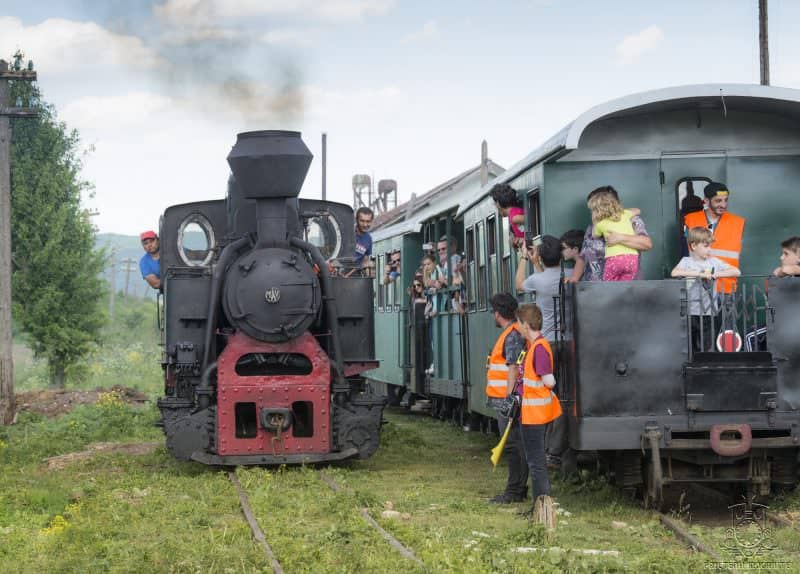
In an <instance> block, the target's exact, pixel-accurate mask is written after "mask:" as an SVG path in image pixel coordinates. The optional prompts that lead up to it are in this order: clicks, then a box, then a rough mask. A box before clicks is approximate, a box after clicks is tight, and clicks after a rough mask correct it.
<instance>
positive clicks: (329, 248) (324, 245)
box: [306, 215, 342, 261]
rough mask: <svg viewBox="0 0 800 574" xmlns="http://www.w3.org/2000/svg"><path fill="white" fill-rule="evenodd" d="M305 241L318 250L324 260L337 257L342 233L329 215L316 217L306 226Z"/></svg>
mask: <svg viewBox="0 0 800 574" xmlns="http://www.w3.org/2000/svg"><path fill="white" fill-rule="evenodd" d="M306 241H308V242H309V243H311V244H312V245H315V246H316V247H318V248H319V251H320V253H321V254H322V256H323V257H324V258H325V260H326V261H327V260H330V259H335V258H336V257H338V256H339V249H340V248H341V246H342V232H341V230H340V229H339V223H338V222H337V221H336V219H335V218H333V217H331V216H330V215H317V216H314V217H312V218H311V219H309V220H308V223H307V224H306Z"/></svg>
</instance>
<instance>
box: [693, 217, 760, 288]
mask: <svg viewBox="0 0 800 574" xmlns="http://www.w3.org/2000/svg"><path fill="white" fill-rule="evenodd" d="M684 222H685V223H686V228H687V229H691V228H692V227H702V228H707V227H708V220H707V219H706V212H705V211H694V212H692V213H689V214H687V215H686V217H685V218H684ZM744 222H745V219H744V217H739V216H738V215H733V214H732V213H723V214H722V217H720V218H719V221H718V222H717V225H715V226H714V242H713V243H712V244H711V251H710V253H711V255H713V256H714V257H716V258H718V259H721V260H722V261H724V262H725V263H728V264H729V265H733V266H734V267H736V269H739V255H740V254H741V253H742V236H743V235H744ZM717 291H719V292H721V293H733V292H734V291H736V278H735V277H721V278H719V279H717Z"/></svg>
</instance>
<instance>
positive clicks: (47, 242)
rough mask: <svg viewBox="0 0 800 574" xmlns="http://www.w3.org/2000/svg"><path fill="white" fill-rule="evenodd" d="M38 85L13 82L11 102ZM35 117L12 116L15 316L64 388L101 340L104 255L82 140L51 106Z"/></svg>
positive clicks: (33, 96)
mask: <svg viewBox="0 0 800 574" xmlns="http://www.w3.org/2000/svg"><path fill="white" fill-rule="evenodd" d="M39 96H40V94H39V89H38V87H37V86H36V85H32V84H26V83H22V82H19V83H15V84H14V85H12V86H11V98H12V102H13V101H15V100H17V99H21V100H23V101H25V102H28V101H33V102H40V97H39ZM39 108H40V114H39V116H38V117H36V118H32V119H31V118H26V119H24V120H13V121H12V136H11V166H12V170H11V229H12V232H11V246H12V260H13V264H14V269H13V272H12V278H11V282H12V301H13V309H14V316H15V320H16V321H18V323H19V326H20V328H21V329H22V331H24V332H25V333H26V334H27V335H28V338H29V339H30V341H31V343H32V347H33V351H34V352H35V353H36V355H37V356H39V357H44V358H45V359H46V360H47V363H48V366H49V369H50V382H51V384H52V385H53V386H56V387H63V386H64V384H65V381H66V372H67V369H68V368H69V367H70V366H72V365H74V364H75V363H76V362H77V361H78V360H79V359H80V358H81V357H83V356H84V355H85V354H86V353H87V352H88V351H89V350H90V349H91V347H92V344H93V343H96V342H99V337H100V330H101V328H102V326H103V324H104V323H105V315H104V314H103V311H102V308H101V306H100V303H101V301H102V299H103V294H104V286H103V283H102V280H101V278H100V272H101V270H102V268H103V259H104V255H103V253H102V252H98V251H96V250H95V249H94V244H95V243H94V239H95V237H94V236H95V231H94V227H93V226H92V224H91V222H90V220H89V215H88V213H87V212H86V211H85V210H84V209H83V208H82V206H81V193H82V192H83V191H87V190H89V189H90V185H89V184H88V183H87V182H85V181H84V180H82V179H81V177H80V169H81V159H80V158H81V156H80V152H79V144H80V139H79V136H78V132H77V131H76V130H71V131H70V130H68V129H67V126H66V125H65V124H64V123H63V122H59V121H58V118H57V116H56V112H55V108H54V107H53V106H52V105H49V104H44V103H40V104H39Z"/></svg>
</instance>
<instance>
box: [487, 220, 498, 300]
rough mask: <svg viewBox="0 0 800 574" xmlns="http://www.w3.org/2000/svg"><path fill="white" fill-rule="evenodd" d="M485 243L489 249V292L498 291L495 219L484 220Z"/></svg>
mask: <svg viewBox="0 0 800 574" xmlns="http://www.w3.org/2000/svg"><path fill="white" fill-rule="evenodd" d="M486 245H487V247H488V249H489V293H495V292H496V291H498V290H499V289H498V284H497V219H496V218H495V217H494V216H492V217H490V218H488V219H487V220H486Z"/></svg>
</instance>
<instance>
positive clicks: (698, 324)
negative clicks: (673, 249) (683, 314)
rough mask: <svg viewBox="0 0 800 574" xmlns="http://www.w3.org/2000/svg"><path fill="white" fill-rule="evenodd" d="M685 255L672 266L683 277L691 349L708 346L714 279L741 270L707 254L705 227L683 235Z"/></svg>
mask: <svg viewBox="0 0 800 574" xmlns="http://www.w3.org/2000/svg"><path fill="white" fill-rule="evenodd" d="M686 241H687V243H688V244H689V256H688V257H684V258H682V259H681V260H680V261H679V262H678V264H677V265H676V266H675V268H674V269H673V270H672V276H673V277H685V278H686V279H687V281H686V283H687V292H688V297H689V315H691V322H692V349H693V350H694V351H695V352H698V351H707V350H709V349H710V348H711V346H712V344H713V341H712V340H711V337H712V333H711V317H712V316H713V315H716V314H717V312H718V299H717V290H716V280H717V278H719V277H738V276H739V275H740V274H741V272H740V271H739V270H738V269H737V268H736V267H734V266H733V265H730V264H728V263H725V262H724V261H723V260H721V259H718V258H716V257H712V256H711V244H712V243H713V242H714V235H713V233H711V231H709V230H708V229H707V228H705V227H692V228H691V229H690V230H689V232H688V233H687V235H686Z"/></svg>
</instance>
